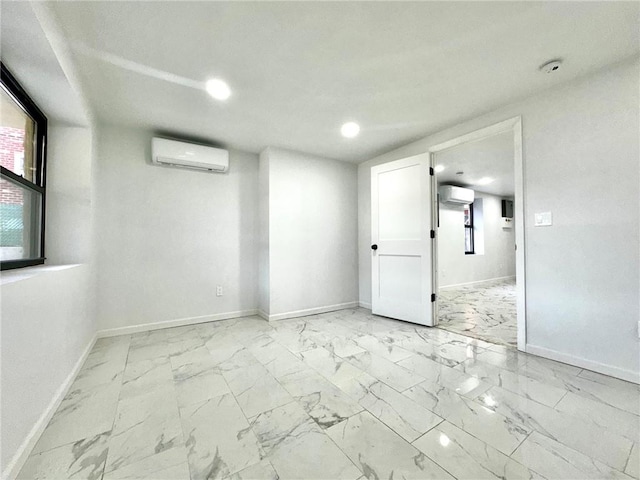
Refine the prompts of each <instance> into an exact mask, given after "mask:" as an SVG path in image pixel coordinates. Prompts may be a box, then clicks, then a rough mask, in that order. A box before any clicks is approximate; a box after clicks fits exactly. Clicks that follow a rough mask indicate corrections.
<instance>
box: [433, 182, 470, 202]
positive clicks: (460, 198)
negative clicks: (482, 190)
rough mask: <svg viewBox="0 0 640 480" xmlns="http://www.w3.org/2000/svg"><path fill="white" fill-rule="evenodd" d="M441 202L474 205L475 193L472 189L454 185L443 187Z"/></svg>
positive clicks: (440, 191)
mask: <svg viewBox="0 0 640 480" xmlns="http://www.w3.org/2000/svg"><path fill="white" fill-rule="evenodd" d="M439 193H440V201H441V202H443V203H454V204H461V205H467V204H469V203H473V198H474V191H473V190H471V189H470V188H463V187H456V186H454V185H443V186H442V187H440V190H439Z"/></svg>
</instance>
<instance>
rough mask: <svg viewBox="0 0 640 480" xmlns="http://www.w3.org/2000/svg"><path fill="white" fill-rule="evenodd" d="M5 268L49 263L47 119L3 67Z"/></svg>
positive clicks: (1, 241)
mask: <svg viewBox="0 0 640 480" xmlns="http://www.w3.org/2000/svg"><path fill="white" fill-rule="evenodd" d="M0 87H1V88H0V265H1V267H2V270H8V269H11V268H20V267H28V266H31V265H39V264H42V263H44V202H45V190H44V187H45V163H46V138H47V119H46V117H45V116H44V114H43V113H42V112H41V111H40V109H39V108H38V107H37V106H36V104H35V103H33V101H32V100H31V99H30V98H29V96H28V95H27V93H26V92H25V91H24V90H23V89H22V87H21V86H20V85H19V84H18V82H17V81H16V79H15V78H14V77H13V75H11V73H9V71H8V70H7V69H6V67H5V66H4V65H3V64H0Z"/></svg>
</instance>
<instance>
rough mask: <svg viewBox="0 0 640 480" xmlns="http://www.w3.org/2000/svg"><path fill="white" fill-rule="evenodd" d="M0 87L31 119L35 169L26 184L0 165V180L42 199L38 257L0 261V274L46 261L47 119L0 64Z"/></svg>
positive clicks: (24, 180)
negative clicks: (34, 172) (34, 130)
mask: <svg viewBox="0 0 640 480" xmlns="http://www.w3.org/2000/svg"><path fill="white" fill-rule="evenodd" d="M0 83H1V84H2V86H1V87H0V88H3V89H4V90H5V91H6V92H7V94H8V95H9V96H10V97H12V98H13V100H14V101H15V102H16V104H17V105H18V106H19V107H20V108H21V109H22V110H24V112H25V113H26V114H27V115H29V116H30V117H31V118H32V119H33V121H34V122H35V125H36V133H35V148H34V154H35V159H34V165H35V167H36V175H35V182H30V181H29V180H26V179H24V178H23V177H21V176H20V175H16V174H15V173H13V172H12V171H11V170H9V169H8V168H5V167H3V166H1V165H0V176H2V177H6V178H7V180H8V181H11V182H15V183H18V184H20V185H21V186H22V187H24V188H26V189H29V190H31V191H34V192H37V193H39V194H40V195H41V198H42V203H41V205H40V209H41V211H40V256H39V257H37V258H25V259H21V260H4V261H0V270H12V269H14V268H23V267H31V266H34V265H42V264H44V261H45V259H46V257H45V250H44V246H45V245H44V228H45V214H46V195H45V188H46V175H47V117H46V116H45V115H44V113H42V110H40V108H38V106H37V105H36V104H35V102H34V101H33V100H32V99H31V97H29V95H28V94H27V92H26V91H25V90H24V88H22V86H21V85H20V83H18V81H17V80H16V78H15V77H14V76H13V75H12V74H11V72H10V71H9V70H8V69H7V67H5V65H4V63H2V62H0Z"/></svg>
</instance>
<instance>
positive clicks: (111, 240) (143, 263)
mask: <svg viewBox="0 0 640 480" xmlns="http://www.w3.org/2000/svg"><path fill="white" fill-rule="evenodd" d="M151 138H152V134H151V132H148V131H144V130H135V129H125V128H120V127H115V126H107V125H101V127H100V134H99V139H98V162H97V172H96V176H95V178H96V216H95V224H96V234H97V235H96V254H97V260H98V276H97V282H98V283H97V289H98V290H97V298H98V305H97V307H98V324H99V328H100V329H112V328H119V327H128V326H135V325H140V324H147V323H158V322H163V321H170V320H179V319H184V318H192V317H200V316H208V315H215V314H227V313H232V312H240V311H248V310H256V309H257V306H258V298H257V281H256V278H257V274H258V263H257V262H258V258H257V249H258V245H257V235H258V224H257V221H258V218H257V211H258V156H257V155H255V154H250V153H244V152H239V151H231V152H230V167H229V172H228V173H225V174H214V173H205V172H198V171H193V170H185V169H178V168H171V167H160V166H155V165H152V164H151V163H150V159H151V154H150V147H151ZM217 285H221V286H222V287H223V289H224V295H223V296H221V297H217V296H216V286H217Z"/></svg>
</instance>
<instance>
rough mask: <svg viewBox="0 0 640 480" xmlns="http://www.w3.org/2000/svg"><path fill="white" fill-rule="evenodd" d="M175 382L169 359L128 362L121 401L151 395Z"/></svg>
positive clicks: (159, 358)
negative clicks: (150, 392)
mask: <svg viewBox="0 0 640 480" xmlns="http://www.w3.org/2000/svg"><path fill="white" fill-rule="evenodd" d="M172 382H173V376H172V374H171V364H170V363H169V358H167V357H158V358H151V359H147V360H140V361H137V362H128V363H127V367H126V369H125V371H124V377H123V379H122V390H121V392H120V399H124V398H129V397H134V396H136V395H142V394H147V393H149V391H150V390H152V389H154V388H155V387H162V386H166V385H169V384H171V383H172Z"/></svg>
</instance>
